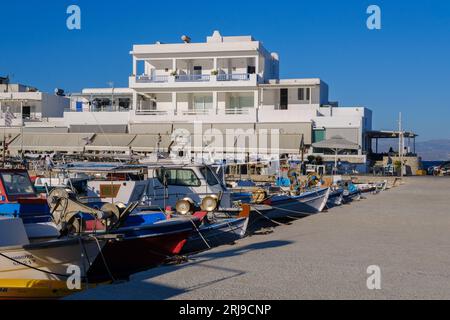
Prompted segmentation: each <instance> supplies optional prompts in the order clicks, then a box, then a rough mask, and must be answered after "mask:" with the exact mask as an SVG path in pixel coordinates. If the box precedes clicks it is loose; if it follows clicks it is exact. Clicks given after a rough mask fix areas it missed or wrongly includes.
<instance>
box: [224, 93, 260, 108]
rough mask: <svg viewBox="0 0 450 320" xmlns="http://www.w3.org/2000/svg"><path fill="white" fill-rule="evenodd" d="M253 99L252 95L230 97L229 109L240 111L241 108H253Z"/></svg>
mask: <svg viewBox="0 0 450 320" xmlns="http://www.w3.org/2000/svg"><path fill="white" fill-rule="evenodd" d="M254 103H255V101H254V99H253V96H252V95H239V96H231V97H230V108H232V109H242V108H253V107H254Z"/></svg>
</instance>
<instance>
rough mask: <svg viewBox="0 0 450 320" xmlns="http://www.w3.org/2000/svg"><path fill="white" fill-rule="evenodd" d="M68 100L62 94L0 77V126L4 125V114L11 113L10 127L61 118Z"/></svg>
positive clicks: (68, 102) (67, 106)
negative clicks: (50, 92)
mask: <svg viewBox="0 0 450 320" xmlns="http://www.w3.org/2000/svg"><path fill="white" fill-rule="evenodd" d="M69 106H70V100H69V99H68V98H67V97H65V96H62V95H57V94H48V93H45V92H41V91H39V90H38V89H36V88H34V87H30V86H26V85H22V84H15V83H9V79H6V78H0V110H1V113H0V127H3V126H5V114H6V113H7V112H10V113H11V114H12V121H11V123H10V126H11V127H21V126H33V125H35V124H41V123H43V122H48V121H49V120H50V121H51V120H52V118H62V117H63V115H64V111H65V110H67V109H68V108H69Z"/></svg>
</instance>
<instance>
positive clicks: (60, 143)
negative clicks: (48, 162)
mask: <svg viewBox="0 0 450 320" xmlns="http://www.w3.org/2000/svg"><path fill="white" fill-rule="evenodd" d="M93 136H94V135H93V134H91V133H44V134H36V133H24V134H23V135H20V136H18V137H17V138H16V139H14V141H13V142H12V143H11V144H10V145H9V147H8V149H9V150H11V151H13V152H15V153H17V152H19V151H20V150H23V151H40V152H54V151H61V152H83V150H84V146H85V145H86V142H87V141H89V140H90V139H92V137H93Z"/></svg>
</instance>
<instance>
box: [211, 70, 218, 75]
mask: <svg viewBox="0 0 450 320" xmlns="http://www.w3.org/2000/svg"><path fill="white" fill-rule="evenodd" d="M218 74H219V71H218V70H216V69H214V70H211V75H212V76H217V75H218Z"/></svg>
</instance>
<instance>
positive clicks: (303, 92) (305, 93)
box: [298, 88, 311, 101]
mask: <svg viewBox="0 0 450 320" xmlns="http://www.w3.org/2000/svg"><path fill="white" fill-rule="evenodd" d="M310 99H311V88H299V89H298V100H299V101H309V100H310Z"/></svg>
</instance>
